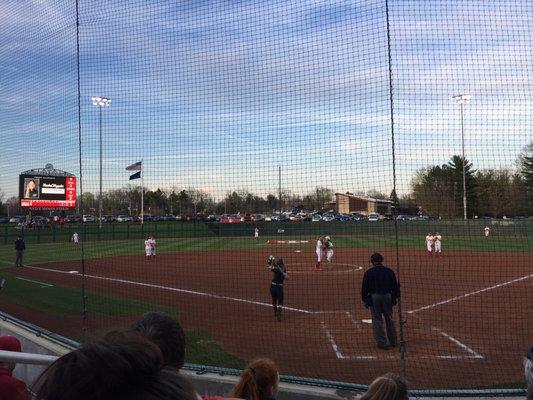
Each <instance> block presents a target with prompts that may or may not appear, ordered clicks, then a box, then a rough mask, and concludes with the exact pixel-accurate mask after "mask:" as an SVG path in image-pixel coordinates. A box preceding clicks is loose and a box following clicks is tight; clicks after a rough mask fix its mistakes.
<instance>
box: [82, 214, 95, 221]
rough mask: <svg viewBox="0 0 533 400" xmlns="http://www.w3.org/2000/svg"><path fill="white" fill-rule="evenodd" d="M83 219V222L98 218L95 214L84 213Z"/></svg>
mask: <svg viewBox="0 0 533 400" xmlns="http://www.w3.org/2000/svg"><path fill="white" fill-rule="evenodd" d="M81 220H82V221H83V222H95V221H96V218H95V217H94V215H92V214H84V215H83V216H82V217H81Z"/></svg>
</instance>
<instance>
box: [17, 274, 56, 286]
mask: <svg viewBox="0 0 533 400" xmlns="http://www.w3.org/2000/svg"><path fill="white" fill-rule="evenodd" d="M15 279H18V280H21V281H26V282H32V283H36V284H38V285H41V287H52V286H54V285H50V284H49V283H44V282H40V281H34V280H32V279H26V278H21V277H19V276H16V277H15Z"/></svg>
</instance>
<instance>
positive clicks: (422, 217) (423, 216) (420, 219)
mask: <svg viewBox="0 0 533 400" xmlns="http://www.w3.org/2000/svg"><path fill="white" fill-rule="evenodd" d="M413 220H415V221H429V217H428V216H427V215H417V216H416V217H414V218H413Z"/></svg>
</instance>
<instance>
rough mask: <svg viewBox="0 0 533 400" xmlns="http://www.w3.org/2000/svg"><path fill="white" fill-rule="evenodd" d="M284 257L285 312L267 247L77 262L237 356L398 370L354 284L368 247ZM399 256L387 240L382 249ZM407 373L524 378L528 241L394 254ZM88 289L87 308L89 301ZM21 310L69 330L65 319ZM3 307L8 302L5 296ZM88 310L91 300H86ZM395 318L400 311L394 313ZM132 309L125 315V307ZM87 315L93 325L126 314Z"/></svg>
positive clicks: (480, 382)
mask: <svg viewBox="0 0 533 400" xmlns="http://www.w3.org/2000/svg"><path fill="white" fill-rule="evenodd" d="M271 251H272V252H273V253H274V254H275V255H276V256H283V257H284V259H285V262H286V264H287V266H288V269H289V275H290V278H289V281H288V282H287V284H286V285H285V304H286V306H287V309H286V311H285V315H284V319H283V321H282V322H277V321H276V320H275V319H274V316H273V312H272V310H271V306H270V296H269V291H268V289H269V282H270V278H271V273H270V272H269V271H268V270H267V269H266V267H265V260H266V257H267V256H268V254H269V250H246V251H216V252H214V251H205V252H177V253H172V254H168V253H167V254H162V255H157V256H156V257H155V259H153V260H146V259H145V257H144V256H140V255H139V256H137V255H135V256H124V257H114V258H105V259H96V260H88V261H86V262H85V270H86V271H85V272H86V276H87V279H86V287H87V289H88V290H91V291H97V292H99V293H113V294H116V295H120V296H125V297H129V298H135V299H140V300H149V301H150V302H153V303H157V304H161V305H163V306H166V307H172V308H174V309H176V311H177V312H178V313H179V315H180V319H181V321H182V322H183V324H184V326H185V327H186V329H204V330H208V331H210V332H211V333H212V335H213V339H214V340H216V341H217V342H218V343H219V344H220V345H221V346H222V347H223V348H224V349H226V350H227V351H228V352H231V353H233V354H236V355H239V356H241V357H243V358H245V359H249V358H251V357H255V356H258V355H268V356H271V357H273V358H274V359H275V360H276V361H277V362H278V363H279V364H280V365H281V367H282V370H283V372H284V373H287V374H294V375H302V376H306V377H317V378H325V379H334V380H343V381H349V382H357V383H368V382H369V381H370V380H371V379H372V378H373V377H375V376H376V375H377V374H380V373H384V372H387V371H399V368H400V357H399V353H398V351H397V350H393V351H387V352H386V351H382V350H378V349H376V348H375V346H374V343H373V339H372V329H371V324H369V323H367V322H366V321H365V320H367V319H369V318H370V313H369V311H368V310H366V309H365V308H364V307H363V306H362V302H361V300H360V294H359V291H360V284H361V280H362V277H363V273H364V271H365V270H366V269H367V265H368V262H367V260H368V257H369V255H370V253H371V252H372V249H337V250H336V254H335V262H336V266H335V267H334V269H333V271H315V270H314V268H313V265H314V257H313V255H314V252H313V250H312V249H309V248H305V249H303V250H302V251H301V252H296V251H297V249H295V248H288V247H287V248H284V247H282V246H276V248H274V249H272V250H271ZM382 253H383V254H384V256H385V263H386V264H388V265H390V266H392V267H396V265H397V257H396V252H395V250H393V249H390V250H385V251H383V252H382ZM398 261H399V265H400V270H399V276H400V279H401V286H402V310H403V318H404V320H405V330H404V332H405V340H406V343H407V344H406V355H405V357H406V362H407V364H406V365H407V376H408V379H409V381H410V384H411V386H412V387H413V388H414V387H416V388H443V387H454V388H457V387H474V386H476V387H480V386H490V385H494V384H495V383H498V382H520V381H521V356H522V355H523V353H524V351H525V348H526V347H527V346H528V345H530V344H531V343H530V340H531V332H533V290H532V289H533V269H532V267H531V266H532V265H533V256H532V255H531V254H526V253H520V254H518V253H506V254H503V253H496V252H477V253H474V252H453V253H446V254H445V256H443V257H441V258H434V257H428V256H427V255H426V254H425V252H423V251H416V250H401V251H400V253H399V255H398ZM73 271H80V263H79V262H57V263H53V264H46V265H39V266H33V267H31V268H24V269H20V270H19V269H17V270H14V269H13V270H12V272H13V273H16V274H17V275H19V276H23V277H27V278H31V279H39V280H43V281H46V282H50V283H57V284H67V285H71V286H75V287H77V286H79V285H80V283H81V278H80V275H79V274H76V273H75V272H73ZM90 301H91V299H89V308H90ZM13 307H14V308H18V309H17V312H18V313H22V314H23V315H24V316H27V318H28V319H30V321H31V322H37V323H39V324H41V325H43V326H44V327H46V328H48V329H50V330H53V331H56V332H59V333H63V334H68V335H71V334H73V332H72V331H73V329H75V328H74V327H73V321H70V320H68V321H65V320H63V321H62V320H61V319H59V318H48V317H43V316H42V315H35V316H34V317H32V316H31V315H29V312H30V310H25V311H23V310H20V307H19V306H16V305H13ZM6 308H7V311H8V312H9V309H10V308H11V307H10V306H9V304H7V306H6ZM89 312H90V309H89ZM395 316H396V319H397V320H398V314H397V313H396V314H395ZM132 318H133V317H132ZM130 319H131V318H128V317H124V318H120V319H116V320H110V319H109V318H97V317H94V316H90V317H89V329H91V330H101V329H105V328H107V327H109V326H111V325H114V326H120V325H125V324H126V323H127V322H128V321H129V320H130Z"/></svg>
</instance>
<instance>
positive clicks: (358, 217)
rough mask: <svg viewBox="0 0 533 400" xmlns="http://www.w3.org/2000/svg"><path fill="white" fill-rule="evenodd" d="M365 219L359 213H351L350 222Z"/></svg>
mask: <svg viewBox="0 0 533 400" xmlns="http://www.w3.org/2000/svg"><path fill="white" fill-rule="evenodd" d="M365 219H366V217H365V216H364V215H363V214H359V213H353V214H352V221H364V220H365Z"/></svg>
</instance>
